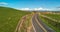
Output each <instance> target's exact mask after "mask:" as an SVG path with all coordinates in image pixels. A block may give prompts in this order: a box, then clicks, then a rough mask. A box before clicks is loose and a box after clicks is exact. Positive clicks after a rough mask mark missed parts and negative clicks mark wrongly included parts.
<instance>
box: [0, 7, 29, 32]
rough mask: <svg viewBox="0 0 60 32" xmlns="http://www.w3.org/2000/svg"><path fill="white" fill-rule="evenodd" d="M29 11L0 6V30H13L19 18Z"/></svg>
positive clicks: (8, 31) (9, 31)
mask: <svg viewBox="0 0 60 32" xmlns="http://www.w3.org/2000/svg"><path fill="white" fill-rule="evenodd" d="M29 13H30V12H25V11H19V10H16V9H13V8H8V7H0V32H14V30H15V28H16V26H17V23H18V21H19V20H20V18H21V17H22V16H24V15H26V14H29Z"/></svg>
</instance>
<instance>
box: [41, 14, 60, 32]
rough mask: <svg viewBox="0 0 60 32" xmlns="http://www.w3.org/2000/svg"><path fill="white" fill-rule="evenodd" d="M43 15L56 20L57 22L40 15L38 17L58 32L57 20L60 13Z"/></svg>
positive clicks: (59, 28)
mask: <svg viewBox="0 0 60 32" xmlns="http://www.w3.org/2000/svg"><path fill="white" fill-rule="evenodd" d="M44 15H45V16H48V17H50V18H53V19H56V20H57V22H55V21H52V20H51V19H48V18H44V17H42V16H40V18H41V19H42V21H43V22H44V23H45V24H47V25H48V26H49V27H51V28H52V29H54V30H55V31H56V32H60V23H59V22H58V21H59V19H60V15H58V14H44Z"/></svg>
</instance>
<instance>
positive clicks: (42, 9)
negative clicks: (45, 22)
mask: <svg viewBox="0 0 60 32" xmlns="http://www.w3.org/2000/svg"><path fill="white" fill-rule="evenodd" d="M19 10H26V11H28V10H32V11H33V10H34V11H39V10H41V11H45V10H51V9H47V8H33V9H30V8H21V9H19Z"/></svg>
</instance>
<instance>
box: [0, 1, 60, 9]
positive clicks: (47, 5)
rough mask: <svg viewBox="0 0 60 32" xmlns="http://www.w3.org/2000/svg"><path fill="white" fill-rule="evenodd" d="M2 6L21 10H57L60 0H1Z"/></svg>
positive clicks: (0, 4)
mask: <svg viewBox="0 0 60 32" xmlns="http://www.w3.org/2000/svg"><path fill="white" fill-rule="evenodd" d="M0 6H7V7H12V8H16V9H21V10H55V9H56V10H57V8H58V7H60V0H0ZM58 9H60V8H58Z"/></svg>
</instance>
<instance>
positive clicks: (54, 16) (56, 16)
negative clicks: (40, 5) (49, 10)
mask: <svg viewBox="0 0 60 32" xmlns="http://www.w3.org/2000/svg"><path fill="white" fill-rule="evenodd" d="M45 15H46V16H48V17H51V18H53V19H56V20H57V21H60V15H59V14H45Z"/></svg>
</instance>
